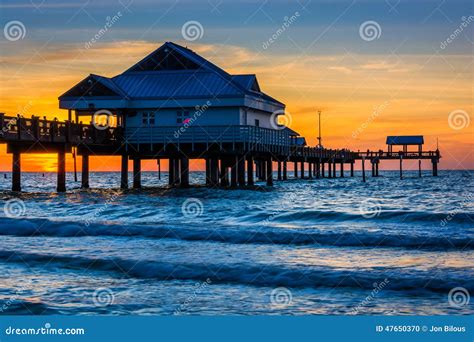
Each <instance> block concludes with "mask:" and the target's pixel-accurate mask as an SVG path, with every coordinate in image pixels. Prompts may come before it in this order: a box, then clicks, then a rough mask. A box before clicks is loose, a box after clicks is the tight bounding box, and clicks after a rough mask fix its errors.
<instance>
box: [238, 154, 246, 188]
mask: <svg viewBox="0 0 474 342" xmlns="http://www.w3.org/2000/svg"><path fill="white" fill-rule="evenodd" d="M237 159H238V161H237V183H238V184H239V186H240V187H244V186H245V157H244V156H239V157H237Z"/></svg>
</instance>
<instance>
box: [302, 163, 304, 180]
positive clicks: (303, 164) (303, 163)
mask: <svg viewBox="0 0 474 342" xmlns="http://www.w3.org/2000/svg"><path fill="white" fill-rule="evenodd" d="M301 179H304V160H303V161H302V162H301Z"/></svg>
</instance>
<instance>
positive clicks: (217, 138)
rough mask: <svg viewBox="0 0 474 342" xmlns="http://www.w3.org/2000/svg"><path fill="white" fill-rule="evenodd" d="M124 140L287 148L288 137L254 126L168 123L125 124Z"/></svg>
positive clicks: (286, 133)
mask: <svg viewBox="0 0 474 342" xmlns="http://www.w3.org/2000/svg"><path fill="white" fill-rule="evenodd" d="M125 138H126V141H127V143H131V144H147V143H150V144H160V143H161V144H163V145H166V144H176V145H180V144H229V143H230V144H234V145H235V144H238V143H240V144H245V146H246V147H247V148H249V149H255V150H259V149H260V148H269V147H270V146H271V147H272V148H277V149H278V148H290V146H291V145H292V144H291V142H292V139H291V137H290V135H289V133H288V131H286V130H276V129H269V128H263V127H255V126H244V125H242V126H241V125H230V126H192V127H185V126H169V127H163V126H161V127H152V126H150V127H147V126H140V127H127V128H126V130H125Z"/></svg>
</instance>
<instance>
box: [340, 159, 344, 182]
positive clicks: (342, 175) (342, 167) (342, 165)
mask: <svg viewBox="0 0 474 342" xmlns="http://www.w3.org/2000/svg"><path fill="white" fill-rule="evenodd" d="M341 178H344V162H341Z"/></svg>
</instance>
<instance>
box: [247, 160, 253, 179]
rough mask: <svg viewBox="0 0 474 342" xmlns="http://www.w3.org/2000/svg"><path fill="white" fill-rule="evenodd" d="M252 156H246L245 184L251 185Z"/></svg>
mask: <svg viewBox="0 0 474 342" xmlns="http://www.w3.org/2000/svg"><path fill="white" fill-rule="evenodd" d="M253 165H254V164H253V157H251V156H248V157H247V185H248V186H253V185H254V179H253Z"/></svg>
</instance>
